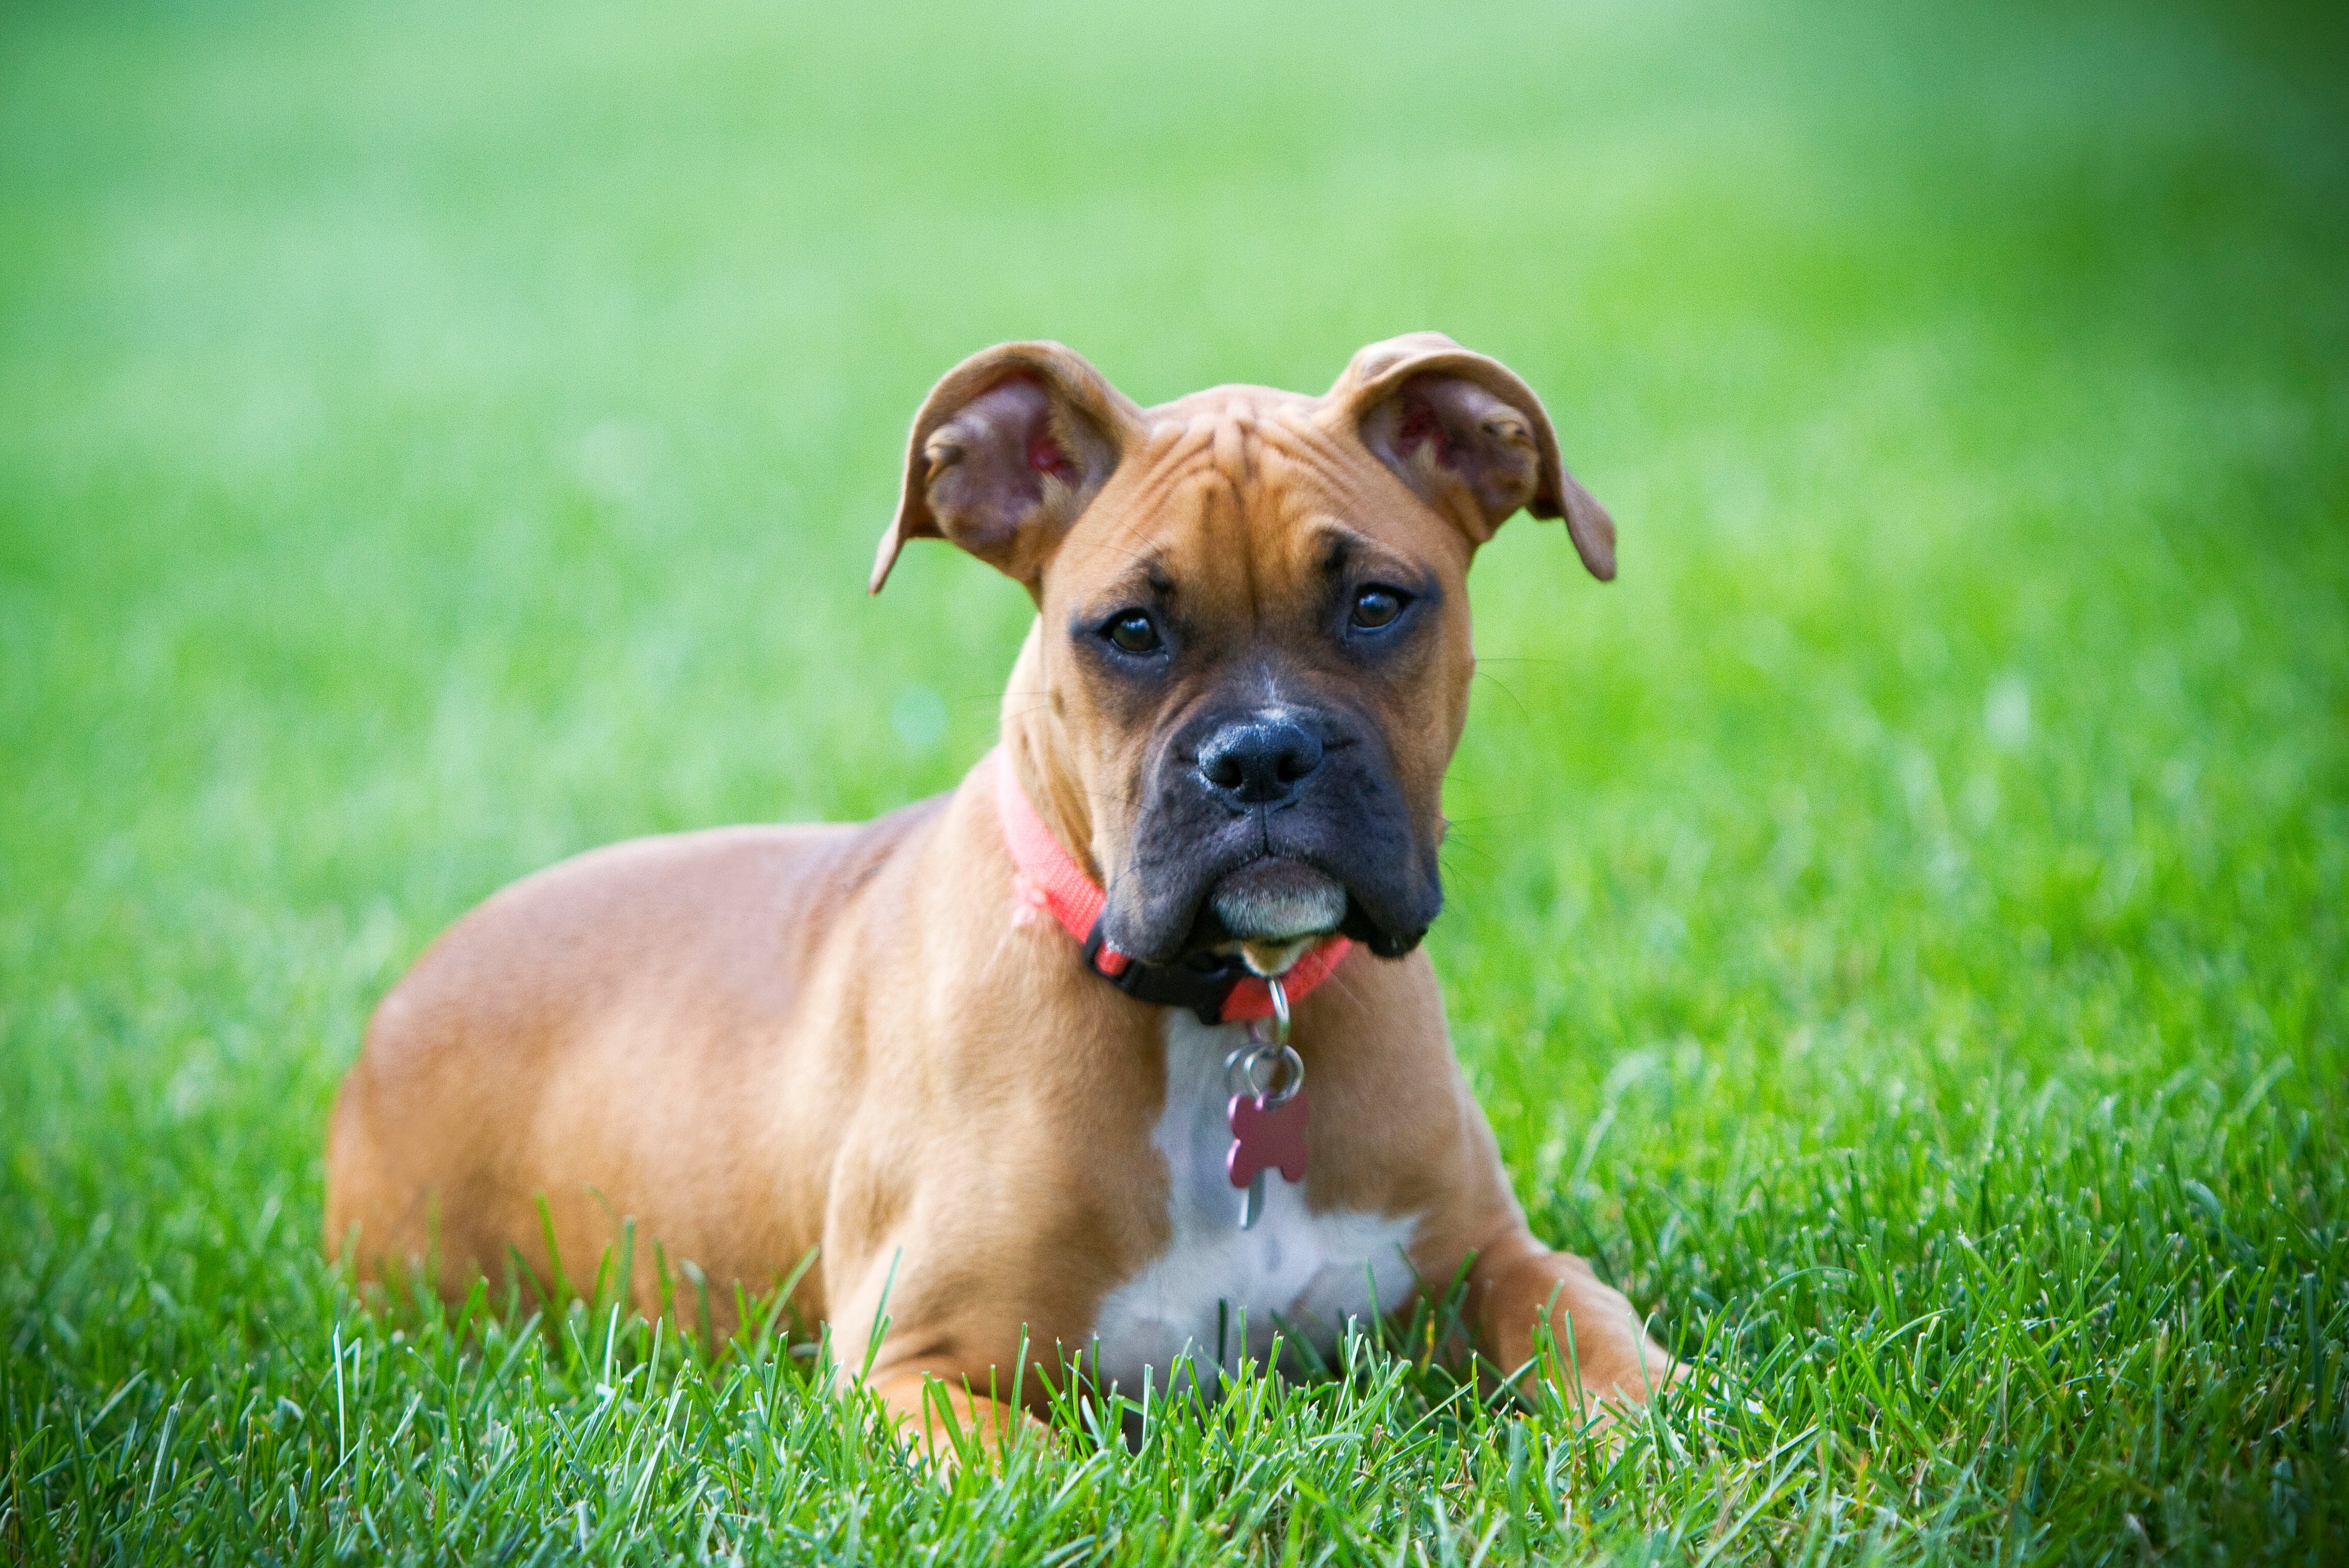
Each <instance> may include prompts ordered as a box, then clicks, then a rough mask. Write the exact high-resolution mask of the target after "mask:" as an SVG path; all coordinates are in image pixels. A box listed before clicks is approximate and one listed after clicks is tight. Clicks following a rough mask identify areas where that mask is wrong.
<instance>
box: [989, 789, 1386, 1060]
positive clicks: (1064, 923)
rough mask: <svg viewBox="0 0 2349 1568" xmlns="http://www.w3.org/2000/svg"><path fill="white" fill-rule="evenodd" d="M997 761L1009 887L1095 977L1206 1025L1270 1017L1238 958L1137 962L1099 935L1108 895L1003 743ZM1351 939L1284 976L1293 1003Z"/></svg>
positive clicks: (1326, 973)
mask: <svg viewBox="0 0 2349 1568" xmlns="http://www.w3.org/2000/svg"><path fill="white" fill-rule="evenodd" d="M992 761H993V762H994V765H995V814H996V815H997V816H998V817H999V818H1001V819H1002V821H1003V842H1004V845H1005V847H1006V848H1008V849H1009V851H1011V863H1012V865H1013V867H1014V868H1015V870H1016V872H1017V874H1016V875H1015V877H1014V878H1013V882H1012V886H1013V889H1014V891H1015V892H1017V894H1018V895H1019V902H1020V906H1021V908H1022V909H1023V910H1033V909H1041V910H1045V911H1048V912H1050V914H1051V916H1052V918H1053V919H1054V920H1056V921H1058V922H1060V923H1061V929H1062V930H1063V931H1066V932H1067V933H1068V934H1070V935H1071V936H1072V937H1074V938H1075V939H1076V940H1077V942H1078V943H1079V944H1081V946H1082V947H1083V948H1084V954H1085V961H1086V964H1087V966H1088V967H1090V968H1091V969H1092V971H1093V973H1094V974H1096V975H1100V976H1101V977H1102V979H1104V980H1107V981H1108V982H1109V983H1110V984H1112V985H1115V986H1116V987H1117V988H1118V989H1119V990H1121V991H1123V992H1125V993H1126V994H1127V995H1132V996H1135V997H1138V998H1140V999H1141V1000H1143V1001H1145V1002H1155V1003H1158V1004H1160V1005H1162V1006H1181V1007H1189V1008H1191V1009H1193V1010H1194V1011H1195V1012H1196V1013H1197V1014H1198V1015H1199V1018H1200V1021H1201V1022H1203V1023H1208V1024H1231V1023H1238V1022H1240V1021H1242V1020H1244V1019H1247V1018H1268V1017H1270V1016H1272V993H1271V991H1270V990H1269V989H1268V988H1267V987H1266V985H1265V983H1264V980H1263V979H1262V977H1261V976H1258V975H1253V974H1250V973H1249V972H1248V971H1247V965H1246V964H1245V963H1244V962H1243V961H1242V960H1240V959H1239V958H1237V956H1235V957H1233V958H1230V959H1226V960H1224V961H1223V962H1222V963H1220V964H1219V965H1217V966H1216V967H1215V968H1213V969H1195V968H1192V967H1191V966H1189V965H1180V966H1164V967H1162V966H1159V965H1146V964H1137V963H1135V962H1134V961H1133V959H1132V958H1130V957H1128V956H1127V955H1126V954H1123V953H1120V952H1119V951H1118V950H1117V949H1116V948H1114V947H1112V946H1111V945H1109V944H1108V942H1107V941H1106V940H1104V939H1103V938H1102V932H1101V916H1102V904H1104V903H1107V902H1108V895H1107V894H1106V893H1104V892H1102V890H1101V889H1100V888H1099V887H1096V886H1095V885H1094V884H1093V880H1092V878H1091V877H1089V876H1087V875H1085V873H1084V868H1083V867H1081V866H1080V865H1078V864H1077V861H1076V857H1075V856H1073V855H1071V854H1070V853H1069V851H1066V850H1064V849H1062V848H1061V841H1060V840H1058V839H1056V838H1054V837H1053V836H1052V830H1051V829H1050V828H1048V827H1046V826H1045V825H1044V819H1043V818H1041V817H1040V816H1038V815H1037V814H1036V808H1035V806H1034V805H1033V804H1032V803H1030V800H1029V799H1028V792H1027V791H1026V790H1025V789H1021V788H1019V777H1018V775H1017V774H1016V773H1015V772H1014V771H1013V769H1012V767H1011V758H1009V757H1008V756H1006V755H1005V754H1004V752H1003V750H1002V748H1000V747H999V748H996V750H995V752H994V753H993V754H992ZM1353 945H1354V944H1352V943H1351V942H1349V941H1348V940H1347V939H1346V938H1344V937H1342V936H1330V937H1325V938H1324V939H1323V940H1322V941H1321V942H1319V943H1318V944H1315V945H1314V947H1313V948H1312V949H1311V950H1310V951H1309V952H1308V953H1307V954H1305V956H1303V957H1302V958H1299V960H1298V961H1297V962H1296V963H1295V964H1294V965H1291V966H1290V967H1289V970H1288V973H1287V974H1286V975H1282V976H1281V977H1280V983H1281V985H1282V988H1283V989H1285V990H1286V991H1287V992H1288V999H1289V1001H1291V1002H1292V1003H1293V1002H1296V1001H1298V1000H1299V999H1300V998H1301V997H1303V996H1304V995H1305V994H1306V993H1307V992H1309V991H1311V990H1312V989H1313V988H1314V987H1315V986H1316V985H1320V984H1321V982H1322V981H1324V980H1327V979H1328V978H1330V971H1332V970H1334V969H1336V968H1337V967H1338V964H1339V961H1340V960H1341V959H1343V958H1344V957H1345V956H1346V954H1347V952H1348V950H1350V948H1351V947H1352V946H1353Z"/></svg>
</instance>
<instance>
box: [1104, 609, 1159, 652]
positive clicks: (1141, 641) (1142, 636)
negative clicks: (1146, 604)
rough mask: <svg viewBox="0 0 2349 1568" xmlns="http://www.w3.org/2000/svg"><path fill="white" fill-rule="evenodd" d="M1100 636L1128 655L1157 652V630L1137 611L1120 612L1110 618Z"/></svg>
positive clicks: (1147, 617) (1146, 617)
mask: <svg viewBox="0 0 2349 1568" xmlns="http://www.w3.org/2000/svg"><path fill="white" fill-rule="evenodd" d="M1102 635H1103V636H1105V637H1107V638H1108V639H1109V640H1110V641H1111V642H1112V643H1115V644H1116V645H1118V646H1119V647H1120V648H1123V650H1124V651H1125V652H1127V653H1129V654H1154V653H1156V652H1157V651H1158V646H1159V643H1158V628H1157V627H1156V626H1154V625H1153V624H1151V621H1150V617H1149V616H1148V615H1145V614H1143V613H1142V612H1141V611H1139V610H1124V611H1121V612H1119V613H1118V614H1116V615H1114V616H1112V617H1111V619H1110V623H1109V624H1108V625H1106V626H1103V627H1102Z"/></svg>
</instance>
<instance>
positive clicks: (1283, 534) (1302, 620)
mask: <svg viewBox="0 0 2349 1568" xmlns="http://www.w3.org/2000/svg"><path fill="white" fill-rule="evenodd" d="M1520 509H1523V510H1525V511H1530V512H1532V513H1533V515H1535V516H1536V517H1547V518H1556V517H1563V518H1564V519H1565V520H1566V523H1567V528H1568V531H1569V532H1570V533H1571V534H1572V536H1573V539H1574V543H1575V548H1576V549H1577V550H1578V552H1580V553H1581V556H1582V562H1583V564H1584V565H1585V566H1587V567H1588V568H1589V569H1590V572H1591V574H1592V575H1593V576H1596V577H1598V578H1599V579H1601V580H1602V581H1603V580H1605V579H1608V578H1611V577H1612V576H1614V574H1615V527H1614V524H1613V523H1612V522H1611V521H1609V518H1608V516H1607V513H1606V511H1605V510H1604V509H1603V508H1601V507H1600V506H1599V503H1598V502H1597V501H1596V500H1592V499H1591V497H1590V495H1589V492H1588V491H1587V490H1584V489H1583V488H1582V487H1581V486H1580V485H1579V484H1578V483H1576V482H1575V480H1574V478H1573V476H1571V475H1570V474H1568V472H1567V471H1566V469H1565V467H1564V466H1563V465H1562V464H1561V463H1560V461H1559V459H1558V452H1557V436H1556V434H1555V433H1554V432H1553V431H1552V430H1551V428H1550V423H1549V418H1548V416H1547V414H1546V413H1545V412H1544V411H1543V409H1542V406H1541V403H1540V400H1539V399H1537V398H1536V397H1534V395H1533V393H1532V392H1531V391H1530V390H1529V389H1527V387H1526V385H1525V383H1524V382H1522V381H1520V380H1519V379H1517V377H1516V376H1515V375H1513V374H1511V373H1510V372H1509V371H1508V370H1507V369H1506V367H1504V366H1502V365H1500V364H1499V363H1498V362H1497V361H1495V360H1492V359H1488V358H1486V357H1485V356H1483V355H1480V354H1472V353H1470V352H1468V351H1467V350H1465V349H1464V348H1462V347H1461V346H1459V345H1458V344H1456V343H1454V342H1453V341H1452V340H1451V339H1450V338H1448V337H1444V336H1443V335H1440V334H1437V333H1414V334H1413V335H1409V336H1406V337H1398V338H1392V339H1390V340H1389V341H1387V342H1384V343H1378V344H1373V345H1371V346H1370V347H1368V348H1365V349H1363V350H1362V351H1361V353H1359V354H1357V355H1355V356H1354V358H1353V362H1352V363H1351V364H1350V365H1349V366H1347V367H1346V371H1345V374H1344V375H1342V376H1340V377H1339V378H1338V382H1337V385H1336V386H1334V387H1331V388H1330V391H1329V393H1328V394H1327V395H1326V396H1324V397H1301V396H1299V395H1298V394H1295V393H1289V392H1276V391H1272V390H1270V389H1268V388H1265V387H1217V388H1216V389H1214V390H1212V391H1207V392H1200V393H1196V394H1194V395H1193V396H1191V397H1185V398H1183V399H1181V400H1180V401H1178V402H1174V403H1169V404H1167V405H1165V406H1164V407H1158V408H1152V409H1146V410H1145V409H1143V408H1140V407H1136V406H1135V405H1134V404H1133V401H1132V400H1130V399H1129V398H1127V397H1125V396H1124V395H1123V394H1122V393H1120V392H1119V391H1118V390H1117V389H1116V388H1115V387H1112V386H1111V385H1110V384H1109V383H1108V382H1107V381H1106V380H1104V379H1103V378H1102V376H1101V374H1100V373H1099V372H1098V371H1096V370H1095V369H1094V368H1093V367H1092V366H1091V365H1088V364H1087V363H1085V361H1084V360H1083V359H1082V358H1081V357H1080V356H1077V355H1076V354H1074V353H1071V351H1070V350H1068V349H1066V348H1063V347H1061V346H1060V345H1058V344H1052V343H1015V344H1006V345H1003V346H1000V347H997V348H991V349H988V351H987V352H985V353H984V354H980V355H978V356H974V357H972V358H970V359H968V360H966V361H964V362H963V363H962V364H961V365H959V366H956V367H955V368H954V369H953V370H952V371H951V372H949V373H948V374H947V377H946V378H945V379H944V380H942V381H940V382H939V383H938V385H937V387H936V389H935V390H933V391H932V392H931V394H930V397H929V399H928V401H927V402H926V403H924V404H923V406H922V410H921V413H920V414H919V415H918V416H917V417H916V419H915V421H914V432H913V440H912V447H911V450H910V452H909V453H908V456H907V461H906V470H905V493H904V497H903V500H902V501H901V503H900V505H899V508H898V512H897V520H896V522H895V525H894V526H893V527H892V528H891V529H890V531H889V533H888V536H887V537H886V538H885V539H884V540H883V541H882V542H881V552H880V557H879V560H878V561H877V562H875V564H874V573H873V588H874V592H876V593H877V592H879V590H880V587H881V583H882V582H883V581H884V580H885V578H886V577H887V576H888V574H889V568H890V565H891V563H892V562H895V559H896V555H897V552H898V550H899V549H900V548H901V547H903V545H904V544H905V541H907V540H909V539H924V538H931V539H947V540H950V541H951V542H954V543H956V544H957V545H960V546H961V547H962V548H963V549H965V550H967V551H968V552H971V553H972V554H974V555H976V556H978V557H979V558H980V559H981V560H983V561H986V562H988V563H989V564H991V565H993V566H995V567H997V568H998V569H999V570H1000V571H1002V572H1004V573H1007V574H1008V575H1009V576H1011V577H1014V578H1016V579H1018V580H1019V582H1020V583H1022V584H1023V585H1025V586H1026V588H1027V590H1028V592H1029V593H1030V596H1031V597H1033V598H1034V600H1035V601H1036V607H1037V610H1038V612H1039V618H1038V622H1037V625H1036V628H1035V630H1034V632H1033V633H1031V634H1030V645H1029V648H1028V650H1027V652H1026V654H1025V655H1023V659H1022V663H1023V667H1026V668H1028V669H1029V670H1030V671H1031V672H1032V674H1033V675H1034V676H1036V677H1037V678H1036V679H1031V680H1029V681H1025V682H1021V683H1019V686H1020V687H1021V688H1022V689H1015V691H1014V692H1013V694H1012V696H1011V697H1010V698H1009V699H1008V700H1007V704H1006V713H1007V716H1011V715H1018V716H1019V722H1020V723H1022V724H1023V725H1030V726H1037V727H1040V729H1041V731H1042V733H1043V734H1044V735H1045V737H1046V741H1047V743H1046V745H1045V746H1044V747H1043V748H1041V749H1042V751H1043V752H1044V754H1045V755H1046V756H1047V757H1048V758H1049V759H1050V760H1049V766H1050V768H1051V769H1054V770H1055V772H1056V773H1057V774H1058V775H1059V777H1058V778H1056V779H1054V780H1053V781H1052V782H1053V786H1054V789H1056V791H1065V792H1066V793H1067V794H1068V796H1069V797H1070V798H1071V799H1075V800H1076V801H1079V802H1081V809H1082V810H1083V812H1084V813H1085V817H1084V820H1085V821H1086V822H1087V824H1088V826H1089V829H1090V841H1089V842H1088V843H1087V844H1085V845H1084V846H1082V847H1083V848H1084V849H1086V850H1088V851H1090V852H1091V855H1092V859H1093V861H1094V862H1095V863H1096V864H1097V865H1098V866H1099V867H1100V869H1101V872H1102V881H1103V883H1104V885H1105V886H1106V888H1107V889H1108V894H1109V903H1108V905H1107V907H1106V908H1105V910H1104V911H1103V915H1102V919H1103V927H1102V934H1103V935H1104V936H1105V937H1106V938H1107V939H1108V941H1109V943H1110V944H1112V946H1114V947H1116V948H1117V949H1119V950H1120V951H1122V952H1123V953H1126V954H1130V955H1132V956H1133V957H1135V958H1138V959H1141V960H1143V962H1145V963H1152V964H1169V963H1174V962H1175V961H1177V960H1180V959H1183V958H1185V957H1188V956H1191V955H1193V954H1196V953H1198V952H1200V951H1202V950H1205V949H1212V948H1216V947H1220V946H1225V945H1227V944H1231V943H1233V942H1236V941H1245V942H1248V943H1251V944H1264V945H1266V946H1273V947H1278V946H1280V945H1284V944H1302V943H1304V942H1306V941H1308V940H1309V939H1311V938H1314V937H1317V936H1320V935H1324V934H1328V933H1330V932H1332V931H1342V932H1344V933H1345V934H1347V935H1350V936H1351V937H1353V938H1355V939H1356V940H1357V941H1361V942H1363V943H1365V944H1368V945H1369V946H1370V947H1371V949H1372V950H1373V951H1374V952H1377V953H1380V954H1384V955H1386V956H1390V957H1392V956H1395V955H1398V954H1402V953H1405V952H1408V951H1409V950H1410V949H1411V948H1412V947H1413V945H1415V944H1417V943H1418V941H1419V940H1420V938H1421V936H1422V935H1423V934H1424V933H1425V932H1426V930H1427V927H1428V925H1429V923H1431V922H1432V921H1433V919H1434V918H1435V913H1436V911H1437V910H1438V908H1440V907H1441V905H1442V903H1443V897H1444V894H1443V887H1442V884H1441V881H1440V877H1439V872H1438V867H1437V861H1436V849H1437V846H1438V844H1439V843H1440V842H1441V841H1442V839H1443V836H1444V814H1443V806H1442V790H1443V781H1444V768H1445V765H1446V764H1447V763H1448V762H1449V761H1450V760H1451V757H1452V751H1453V748H1454V746H1456V745H1457V744H1458V742H1459V739H1460V730H1461V726H1462V724H1463V723H1464V721H1465V718H1466V717H1467V707H1468V682H1469V677H1470V676H1471V674H1472V673H1473V671H1474V669H1475V655H1474V654H1473V653H1472V652H1471V649H1470V645H1469V635H1468V597H1467V592H1466V578H1467V571H1468V562H1469V560H1470V558H1471V557H1472V556H1473V555H1474V554H1475V549H1476V546H1478V545H1479V544H1482V543H1483V542H1485V540H1487V539H1490V538H1491V537H1492V535H1493V531H1494V530H1495V529H1497V528H1498V527H1499V526H1500V525H1501V524H1502V522H1504V521H1506V520H1507V519H1508V518H1509V517H1510V516H1511V515H1512V514H1513V513H1515V512H1516V511H1519V510H1520ZM1030 687H1033V688H1037V689H1025V688H1030Z"/></svg>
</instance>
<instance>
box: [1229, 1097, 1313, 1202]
mask: <svg viewBox="0 0 2349 1568" xmlns="http://www.w3.org/2000/svg"><path fill="white" fill-rule="evenodd" d="M1230 1116H1231V1125H1232V1151H1231V1152H1230V1153H1229V1154H1227V1155H1226V1156H1225V1157H1224V1171H1225V1172H1226V1174H1227V1175H1229V1176H1230V1177H1231V1179H1232V1185H1233V1186H1235V1187H1246V1186H1247V1185H1248V1184H1249V1183H1251V1182H1253V1181H1256V1179H1257V1177H1259V1176H1261V1175H1263V1174H1264V1172H1266V1171H1279V1172H1280V1174H1281V1176H1282V1178H1283V1179H1284V1180H1286V1181H1304V1180H1305V1091H1304V1090H1303V1089H1301V1088H1300V1089H1299V1090H1298V1091H1297V1092H1296V1093H1295V1094H1292V1095H1290V1096H1289V1097H1288V1099H1285V1100H1281V1101H1279V1102H1278V1103H1275V1102H1274V1101H1273V1100H1271V1099H1269V1098H1268V1097H1267V1096H1264V1095H1260V1094H1259V1095H1245V1094H1236V1095H1234V1096H1232V1104H1231V1112H1230Z"/></svg>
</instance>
